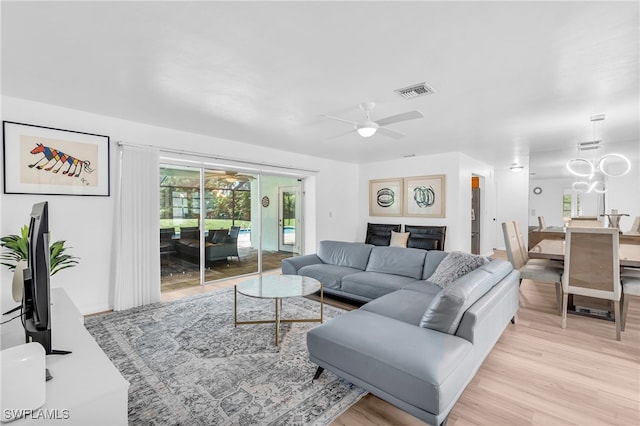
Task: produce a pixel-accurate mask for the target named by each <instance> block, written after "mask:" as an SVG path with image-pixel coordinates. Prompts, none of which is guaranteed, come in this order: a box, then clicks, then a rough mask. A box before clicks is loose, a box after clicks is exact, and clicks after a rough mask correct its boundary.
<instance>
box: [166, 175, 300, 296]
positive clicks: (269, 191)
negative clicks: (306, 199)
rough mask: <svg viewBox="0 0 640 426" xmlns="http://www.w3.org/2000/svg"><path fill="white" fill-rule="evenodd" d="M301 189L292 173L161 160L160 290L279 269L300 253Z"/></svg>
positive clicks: (175, 288)
mask: <svg viewBox="0 0 640 426" xmlns="http://www.w3.org/2000/svg"><path fill="white" fill-rule="evenodd" d="M300 188H301V184H300V182H299V181H298V180H297V179H295V178H291V177H282V176H267V175H259V174H255V173H241V172H238V171H232V170H223V169H212V168H205V167H201V168H196V167H183V166H177V165H175V166H174V165H162V166H161V168H160V260H161V262H160V263H161V286H162V291H163V292H165V291H173V290H179V289H182V288H186V287H191V286H198V285H201V284H205V283H208V282H213V281H218V280H223V279H228V278H231V277H238V276H243V275H249V274H255V273H258V272H261V271H265V272H266V271H270V270H277V269H279V268H280V266H281V261H282V259H284V258H286V257H290V256H293V255H296V254H299V253H300V252H301V241H302V235H301V226H300V224H301V221H302V213H301V212H302V211H301V206H302V200H301V189H300Z"/></svg>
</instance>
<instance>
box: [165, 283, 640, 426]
mask: <svg viewBox="0 0 640 426" xmlns="http://www.w3.org/2000/svg"><path fill="white" fill-rule="evenodd" d="M271 273H279V271H277V270H276V271H273V272H271ZM237 282H238V280H232V281H229V282H224V283H218V284H214V285H211V286H205V287H200V288H196V289H190V290H189V291H188V292H186V291H178V292H173V293H165V294H163V296H162V297H163V300H170V299H176V298H179V297H184V296H186V295H188V294H194V293H199V292H203V291H211V290H215V289H217V288H220V287H228V286H232V285H234V284H235V283H237ZM634 302H636V303H634ZM555 303H556V302H555V292H554V287H553V286H552V285H549V284H544V283H536V282H534V281H530V280H524V281H523V282H522V286H521V291H520V309H519V311H518V322H517V323H516V324H515V325H511V324H510V325H509V326H507V328H506V330H505V332H504V334H503V335H502V337H501V338H500V340H499V341H498V343H497V344H496V346H495V347H494V349H493V350H492V351H491V353H490V354H489V356H488V357H487V359H486V360H485V361H484V364H483V365H482V367H481V368H480V369H479V370H478V372H477V374H476V375H475V377H474V379H473V380H472V381H471V383H470V384H469V385H468V386H467V389H466V390H465V391H464V393H463V394H462V396H461V397H460V399H459V400H458V403H457V404H456V406H455V407H454V409H453V411H452V412H451V414H450V416H449V422H448V423H447V424H448V425H450V426H453V425H458V426H460V425H541V426H551V425H594V426H595V425H624V426H634V425H640V303H637V300H635V299H634V300H631V301H630V304H629V316H628V318H627V329H626V331H624V332H623V333H622V341H620V342H617V341H616V340H615V326H614V324H613V322H610V321H604V320H600V319H594V318H586V317H580V316H575V315H570V316H569V318H568V320H567V328H566V329H564V330H563V329H562V328H561V327H560V319H561V318H560V316H559V315H558V314H557V311H556V305H555ZM339 305H340V306H341V307H347V308H348V307H349V305H348V304H345V303H344V302H340V303H339ZM421 424H424V423H423V422H421V421H420V420H418V419H416V418H415V417H413V416H410V415H408V414H406V413H404V412H403V411H401V410H399V409H397V408H395V407H393V406H391V405H390V404H388V403H386V402H384V401H382V400H380V399H379V398H377V397H375V396H373V395H371V394H369V395H367V396H366V397H364V398H363V399H362V400H360V401H359V402H358V403H356V404H355V405H354V406H352V407H351V408H349V409H348V410H347V411H346V412H345V413H343V414H342V415H341V416H340V417H338V418H337V419H336V420H335V421H334V423H333V425H334V426H341V425H345V426H357V425H421Z"/></svg>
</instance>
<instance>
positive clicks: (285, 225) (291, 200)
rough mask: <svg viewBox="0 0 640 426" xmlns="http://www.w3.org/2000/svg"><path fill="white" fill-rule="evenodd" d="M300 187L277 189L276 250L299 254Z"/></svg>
mask: <svg viewBox="0 0 640 426" xmlns="http://www.w3.org/2000/svg"><path fill="white" fill-rule="evenodd" d="M300 193H301V191H300V185H297V186H281V187H279V188H278V204H279V206H278V250H279V251H284V252H290V253H300V252H301V250H300V248H301V245H302V244H301V234H302V233H301V232H300V230H301V229H302V226H301V216H302V214H301V204H302V202H301V201H302V200H301V198H300Z"/></svg>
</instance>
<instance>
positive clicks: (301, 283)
mask: <svg viewBox="0 0 640 426" xmlns="http://www.w3.org/2000/svg"><path fill="white" fill-rule="evenodd" d="M321 286H322V285H321V284H320V281H318V280H316V279H313V278H309V277H303V276H301V275H266V276H260V277H255V278H251V279H249V280H247V281H243V282H241V283H239V284H238V285H237V286H236V290H237V291H238V293H241V294H244V295H245V296H251V297H259V298H264V299H275V298H282V297H296V296H308V295H309V294H313V293H315V292H316V291H318V290H320V287H321Z"/></svg>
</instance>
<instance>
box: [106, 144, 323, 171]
mask: <svg viewBox="0 0 640 426" xmlns="http://www.w3.org/2000/svg"><path fill="white" fill-rule="evenodd" d="M116 145H118V146H132V147H137V148H157V149H158V150H159V151H161V152H166V153H171V154H184V155H196V156H203V157H207V158H211V159H214V160H223V161H235V162H237V163H243V164H251V165H253V166H265V167H273V168H277V169H284V170H292V171H297V172H307V173H320V170H313V169H301V168H300V167H294V166H287V165H284V164H276V163H265V162H258V161H250V160H243V159H241V158H233V157H225V156H222V155H215V154H209V153H206V152H197V151H187V150H183V149H173V148H162V147H159V146H155V145H144V144H138V143H130V142H122V141H116Z"/></svg>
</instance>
